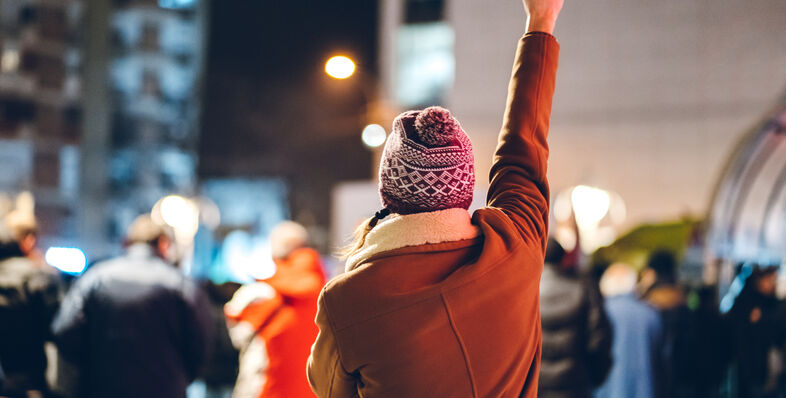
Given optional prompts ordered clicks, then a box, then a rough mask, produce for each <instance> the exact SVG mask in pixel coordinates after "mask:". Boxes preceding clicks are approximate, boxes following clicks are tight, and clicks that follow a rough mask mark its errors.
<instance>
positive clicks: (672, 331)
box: [641, 249, 709, 398]
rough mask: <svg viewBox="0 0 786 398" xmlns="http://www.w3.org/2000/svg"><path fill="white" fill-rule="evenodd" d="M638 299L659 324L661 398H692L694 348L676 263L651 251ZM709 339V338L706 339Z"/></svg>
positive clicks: (670, 256)
mask: <svg viewBox="0 0 786 398" xmlns="http://www.w3.org/2000/svg"><path fill="white" fill-rule="evenodd" d="M642 285H643V287H644V290H643V292H642V296H641V299H642V300H643V301H645V302H646V303H647V304H649V305H651V306H652V307H653V308H655V309H656V310H658V313H659V314H660V316H661V319H662V322H663V345H662V346H661V352H660V356H661V363H660V368H659V369H657V371H658V372H659V377H658V379H659V382H660V385H659V388H660V394H661V396H663V397H669V398H692V397H694V396H695V392H694V391H692V389H691V384H693V380H692V379H693V378H694V377H695V371H696V367H694V366H693V365H692V363H693V362H694V361H702V360H703V359H702V358H697V357H696V355H697V351H696V348H697V345H696V344H693V342H692V341H691V338H690V332H691V326H692V324H693V322H692V321H693V314H691V312H690V310H689V309H688V305H687V298H686V295H685V292H684V289H683V288H682V286H680V284H679V283H678V282H677V259H676V257H675V256H674V254H673V253H672V252H670V251H668V250H665V249H658V250H655V251H654V252H653V253H652V254H651V255H650V257H649V259H648V261H647V269H646V270H645V271H644V273H643V275H642ZM707 337H708V338H709V336H707Z"/></svg>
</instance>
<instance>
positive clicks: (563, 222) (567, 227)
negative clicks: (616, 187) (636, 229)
mask: <svg viewBox="0 0 786 398" xmlns="http://www.w3.org/2000/svg"><path fill="white" fill-rule="evenodd" d="M625 213H626V210H625V202H624V201H623V200H622V198H621V197H620V196H619V195H617V194H616V193H614V192H611V191H607V190H604V189H601V188H597V187H592V186H589V185H577V186H575V187H572V188H570V189H567V190H565V191H563V192H561V193H560V194H559V195H557V197H556V200H555V201H554V218H555V219H556V221H557V225H556V226H555V228H554V237H555V238H556V239H557V240H558V241H559V242H560V244H562V245H563V247H565V248H566V249H568V250H572V249H573V248H574V247H575V246H576V244H577V243H579V242H578V241H577V239H576V238H580V243H581V249H582V251H583V252H584V253H587V254H589V253H591V252H593V251H594V250H595V249H597V248H599V247H601V246H605V245H608V244H610V243H612V242H613V241H614V239H615V238H616V236H617V231H616V230H617V228H618V227H619V226H620V225H621V224H622V223H623V221H624V220H625V215H626V214H625Z"/></svg>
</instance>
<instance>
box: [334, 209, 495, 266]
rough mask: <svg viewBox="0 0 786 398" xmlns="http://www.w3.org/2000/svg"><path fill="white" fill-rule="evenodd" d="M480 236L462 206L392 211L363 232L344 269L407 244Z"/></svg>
mask: <svg viewBox="0 0 786 398" xmlns="http://www.w3.org/2000/svg"><path fill="white" fill-rule="evenodd" d="M478 236H480V230H479V229H478V227H476V226H474V225H472V222H471V217H470V215H469V212H468V211H467V210H465V209H445V210H438V211H432V212H427V213H415V214H407V215H400V214H392V215H390V216H388V217H386V218H385V219H383V220H381V221H380V222H379V224H377V225H376V226H375V227H374V228H373V229H372V230H371V231H370V232H369V233H368V235H366V241H365V242H364V243H363V246H362V247H361V248H360V249H359V250H358V251H357V252H355V254H353V255H351V256H349V258H348V259H347V263H346V266H345V270H346V271H352V270H353V269H355V268H357V267H359V266H360V265H361V264H363V262H365V261H366V260H367V259H369V258H371V256H374V255H376V254H379V253H382V252H386V251H390V250H395V249H400V248H402V247H407V246H420V245H426V244H434V243H444V242H455V241H459V240H466V239H474V238H477V237H478Z"/></svg>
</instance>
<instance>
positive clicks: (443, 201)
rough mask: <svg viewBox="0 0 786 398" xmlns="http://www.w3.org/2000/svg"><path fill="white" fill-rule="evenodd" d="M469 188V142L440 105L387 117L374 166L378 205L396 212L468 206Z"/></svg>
mask: <svg viewBox="0 0 786 398" xmlns="http://www.w3.org/2000/svg"><path fill="white" fill-rule="evenodd" d="M474 187H475V166H474V157H473V155H472V142H470V140H469V137H468V136H467V134H466V133H465V132H464V130H463V129H462V128H461V125H460V124H459V122H458V121H457V120H456V119H455V118H453V116H452V115H451V114H450V111H448V110H447V109H445V108H442V107H439V106H432V107H429V108H426V109H424V110H422V111H408V112H404V113H402V114H400V115H398V117H396V119H395V120H394V121H393V132H392V133H391V134H390V136H389V137H388V140H387V142H386V143H385V151H384V152H383V154H382V160H381V162H380V166H379V195H380V197H381V199H382V205H383V206H384V207H385V208H387V209H389V210H390V211H392V212H393V213H399V214H412V213H423V212H429V211H436V210H444V209H451V208H463V209H467V208H469V205H470V204H471V203H472V192H473V190H474Z"/></svg>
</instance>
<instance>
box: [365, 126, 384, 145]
mask: <svg viewBox="0 0 786 398" xmlns="http://www.w3.org/2000/svg"><path fill="white" fill-rule="evenodd" d="M387 134H388V133H387V132H386V131H385V128H384V127H382V126H380V125H378V124H369V125H368V126H366V127H365V128H364V129H363V133H362V134H361V138H362V139H363V143H364V144H366V146H368V147H369V148H377V147H379V146H381V145H382V144H384V143H385V139H386V138H387Z"/></svg>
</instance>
